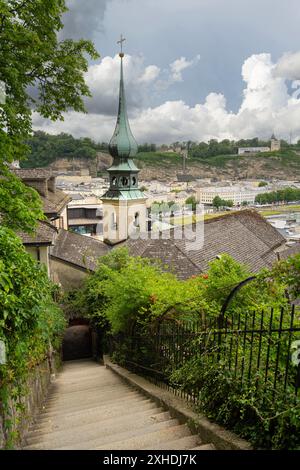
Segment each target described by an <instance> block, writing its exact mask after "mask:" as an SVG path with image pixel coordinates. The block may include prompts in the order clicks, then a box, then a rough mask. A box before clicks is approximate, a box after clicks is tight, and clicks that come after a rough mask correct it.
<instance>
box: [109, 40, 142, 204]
mask: <svg viewBox="0 0 300 470" xmlns="http://www.w3.org/2000/svg"><path fill="white" fill-rule="evenodd" d="M124 41H125V39H124V38H123V37H122V35H121V39H120V41H118V43H119V44H121V52H120V54H119V56H120V58H121V74H120V95H119V109H118V117H117V123H116V128H115V131H114V133H113V136H112V138H111V141H110V143H109V153H110V154H111V156H112V157H113V163H112V166H111V167H110V168H108V169H107V171H108V174H109V189H108V190H107V191H106V193H105V194H103V196H102V197H101V199H103V200H112V199H113V200H123V199H126V200H136V199H144V200H145V199H146V198H145V195H144V194H143V193H142V191H141V190H140V189H139V186H138V173H139V169H138V168H137V167H136V166H135V163H134V161H133V160H132V157H134V156H135V155H136V154H137V151H138V146H137V143H136V141H135V138H134V137H133V135H132V132H131V129H130V126H129V121H128V117H127V111H126V100H125V89H124V78H123V57H124V54H123V50H122V44H123V42H124Z"/></svg>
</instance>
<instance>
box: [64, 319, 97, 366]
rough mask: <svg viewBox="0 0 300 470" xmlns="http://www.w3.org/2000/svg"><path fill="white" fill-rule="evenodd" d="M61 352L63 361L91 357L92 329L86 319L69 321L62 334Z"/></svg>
mask: <svg viewBox="0 0 300 470" xmlns="http://www.w3.org/2000/svg"><path fill="white" fill-rule="evenodd" d="M62 353H63V360H64V361H71V360H75V359H85V358H89V357H90V358H92V356H93V339H92V329H91V327H90V324H89V322H88V321H87V320H84V319H82V320H80V319H74V320H71V321H70V323H69V327H68V328H67V329H66V331H65V334H64V338H63V343H62Z"/></svg>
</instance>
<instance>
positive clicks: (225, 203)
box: [213, 196, 233, 209]
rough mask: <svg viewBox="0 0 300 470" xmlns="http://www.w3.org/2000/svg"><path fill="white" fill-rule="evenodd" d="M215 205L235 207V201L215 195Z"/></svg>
mask: <svg viewBox="0 0 300 470" xmlns="http://www.w3.org/2000/svg"><path fill="white" fill-rule="evenodd" d="M213 206H214V207H215V208H216V209H220V208H221V207H233V201H231V200H228V201H227V200H226V199H222V198H220V196H215V197H214V199H213Z"/></svg>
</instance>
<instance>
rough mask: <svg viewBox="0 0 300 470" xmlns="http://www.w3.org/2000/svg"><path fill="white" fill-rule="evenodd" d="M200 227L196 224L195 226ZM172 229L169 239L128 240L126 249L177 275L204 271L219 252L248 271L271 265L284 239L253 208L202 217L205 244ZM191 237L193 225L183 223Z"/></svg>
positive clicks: (125, 244) (187, 275)
mask: <svg viewBox="0 0 300 470" xmlns="http://www.w3.org/2000/svg"><path fill="white" fill-rule="evenodd" d="M198 228H199V227H198ZM178 230H181V229H178V228H176V229H174V230H173V231H172V236H171V238H169V239H166V240H164V239H162V238H160V239H159V240H151V239H147V240H141V239H138V240H131V239H129V240H127V241H126V242H124V243H123V246H127V247H128V249H129V252H130V253H131V254H132V255H135V256H143V257H149V258H152V259H157V260H161V261H162V263H163V264H164V265H167V266H168V269H169V270H171V271H173V272H174V274H176V275H177V276H178V277H179V278H180V279H187V278H189V277H191V276H192V275H197V274H199V273H201V272H206V271H207V270H208V267H209V262H210V261H212V260H213V259H215V258H216V256H218V255H220V254H222V253H228V254H229V255H231V256H232V257H233V258H234V259H235V260H236V261H238V262H240V263H244V264H246V265H247V266H248V267H249V268H250V270H251V271H253V272H257V271H259V270H260V269H261V268H263V267H271V266H272V264H273V263H274V262H275V261H276V259H277V257H276V254H275V252H274V250H275V249H276V248H278V247H279V246H281V245H282V244H283V243H284V242H285V239H284V237H283V236H282V235H280V233H279V232H278V231H277V230H276V229H275V228H274V227H272V226H271V225H270V224H269V223H268V222H267V221H266V220H265V219H264V218H263V217H262V216H260V215H259V214H258V213H257V212H256V211H252V210H243V211H238V212H232V213H229V214H226V215H224V216H220V217H217V218H214V219H210V220H207V221H205V223H204V245H203V246H201V243H200V242H198V241H195V242H194V243H192V244H188V243H187V242H186V241H185V240H184V239H181V240H177V239H175V233H176V232H177V234H178ZM185 230H186V232H185V234H186V235H187V236H188V237H189V238H190V236H191V235H192V233H191V232H192V230H193V228H192V226H191V225H190V226H188V227H185Z"/></svg>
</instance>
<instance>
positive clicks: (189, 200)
mask: <svg viewBox="0 0 300 470" xmlns="http://www.w3.org/2000/svg"><path fill="white" fill-rule="evenodd" d="M185 204H187V205H189V206H191V207H192V210H193V211H195V210H196V206H197V201H196V198H195V196H190V197H188V198H187V199H186V201H185Z"/></svg>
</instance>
